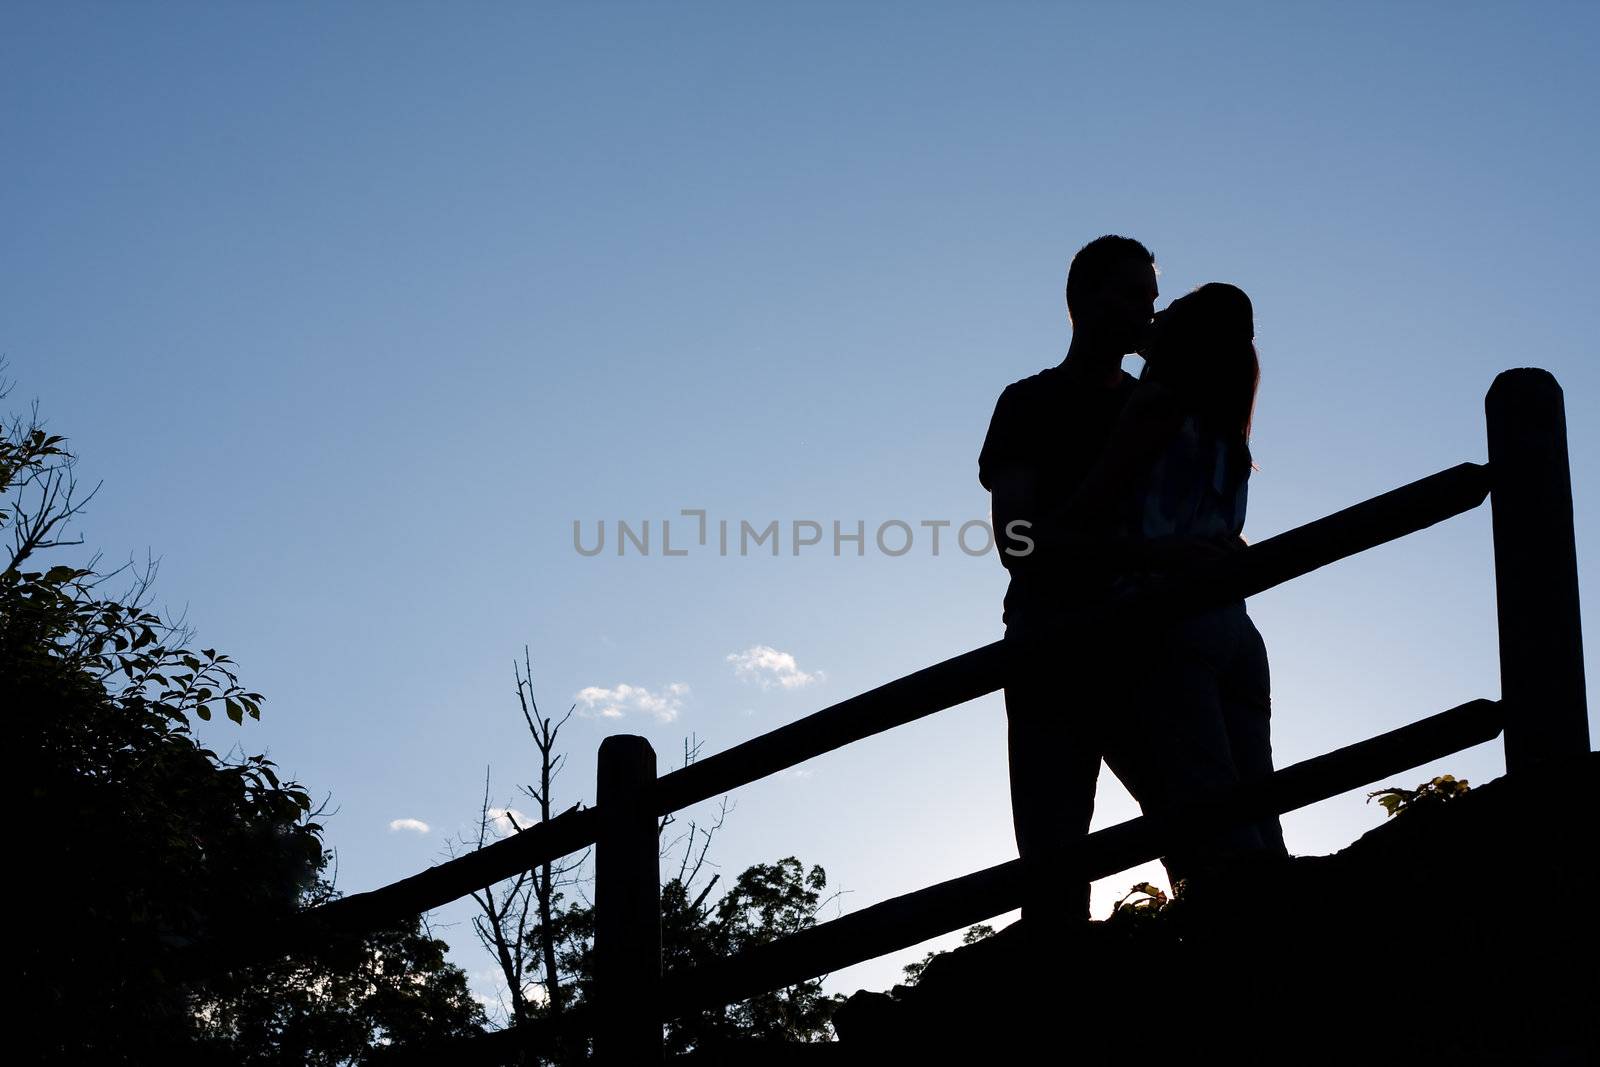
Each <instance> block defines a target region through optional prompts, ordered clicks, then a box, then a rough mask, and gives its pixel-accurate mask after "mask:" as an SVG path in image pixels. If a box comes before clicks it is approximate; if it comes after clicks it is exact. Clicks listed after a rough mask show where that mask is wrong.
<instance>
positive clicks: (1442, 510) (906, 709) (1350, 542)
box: [181, 463, 1489, 974]
mask: <svg viewBox="0 0 1600 1067" xmlns="http://www.w3.org/2000/svg"><path fill="white" fill-rule="evenodd" d="M1488 491H1489V469H1488V468H1487V467H1486V466H1484V465H1482V464H1478V463H1462V464H1458V465H1457V466H1454V467H1451V468H1449V469H1447V470H1443V471H1440V472H1439V473H1437V474H1433V475H1430V476H1428V477H1426V478H1422V479H1419V480H1417V481H1415V482H1411V483H1409V484H1407V485H1403V486H1401V487H1400V488H1398V489H1393V490H1391V491H1389V492H1387V493H1384V494H1382V495H1380V496H1375V497H1373V498H1372V499H1370V500H1367V501H1364V502H1363V503H1360V504H1357V505H1355V506H1354V507H1349V508H1346V509H1344V510H1343V511H1339V512H1335V513H1334V514H1332V515H1329V516H1327V517H1326V518H1322V519H1318V520H1316V521H1315V522H1310V523H1307V524H1306V525H1304V526H1299V527H1296V528H1295V529H1293V530H1289V531H1287V532H1285V533H1281V534H1278V535H1277V536H1276V537H1271V538H1268V539H1266V540H1264V541H1261V542H1259V543H1258V544H1255V545H1252V546H1251V547H1249V548H1247V549H1245V550H1243V551H1241V552H1238V553H1235V554H1234V555H1232V556H1229V557H1227V558H1225V559H1222V560H1219V561H1218V562H1216V563H1214V564H1211V565H1210V566H1208V567H1206V568H1205V569H1204V570H1203V571H1201V572H1200V577H1198V578H1196V579H1193V580H1191V581H1189V582H1186V583H1184V584H1183V585H1181V586H1176V585H1175V586H1171V587H1168V588H1166V589H1164V590H1161V591H1160V592H1151V593H1147V594H1145V595H1142V596H1137V597H1130V598H1128V600H1127V601H1125V602H1124V603H1122V604H1120V605H1118V607H1117V608H1116V609H1115V610H1114V611H1113V612H1108V610H1107V609H1105V608H1093V609H1085V610H1083V611H1080V612H1073V613H1069V614H1068V615H1067V616H1065V618H1064V623H1063V625H1067V626H1072V625H1079V626H1081V625H1091V624H1094V623H1096V622H1097V621H1106V620H1107V617H1108V614H1114V615H1116V616H1118V620H1119V621H1121V622H1127V621H1129V619H1130V618H1132V617H1137V616H1141V615H1144V614H1147V613H1155V612H1163V611H1176V610H1182V609H1183V608H1184V607H1185V606H1191V605H1200V604H1209V603H1216V602H1225V601H1229V600H1238V599H1241V598H1244V597H1248V596H1252V595H1254V594H1256V593H1259V592H1262V591H1264V590H1266V589H1270V588H1272V587H1273V586H1275V585H1280V584H1282V583H1283V582H1286V581H1288V580H1290V579H1291V578H1295V577H1298V576H1300V575H1302V574H1308V573H1310V572H1311V571H1314V570H1317V569H1319V568H1321V567H1325V566H1327V565H1328V564H1330V563H1333V562H1335V561H1337V560H1340V559H1344V558H1345V557H1347V556H1352V555H1355V554H1356V553H1359V552H1363V551H1365V550H1366V549H1369V548H1373V547H1376V546H1377V545H1381V544H1384V543H1386V542H1388V541H1392V540H1394V539H1396V538H1398V537H1403V536H1405V535H1406V534H1409V533H1413V532H1415V531H1417V530H1422V529H1426V528H1427V527H1429V526H1432V525H1435V524H1436V523H1439V522H1442V521H1444V520H1445V519H1448V518H1450V517H1451V516H1454V515H1458V514H1460V513H1462V512H1464V511H1470V510H1471V509H1472V508H1475V507H1477V506H1478V505H1479V504H1481V503H1482V502H1483V500H1484V497H1485V496H1486V495H1487V494H1488ZM1035 647H1036V646H1032V645H1018V644H1017V643H1015V642H1006V641H995V642H993V643H991V644H987V645H984V646H983V647H981V648H977V649H974V650H972V651H971V652H966V653H963V654H962V655H959V656H956V657H954V658H952V659H947V660H944V661H943V662H941V663H936V664H934V665H933V666H931V667H925V668H923V669H922V670H920V671H917V672H915V673H913V674H908V675H906V676H905V677H903V678H898V679H896V680H895V681H892V682H888V683H886V684H884V685H881V686H878V687H877V688H876V689H872V690H869V691H868V692H865V693H862V694H860V695H858V696H854V697H851V698H850V699H848V700H845V701H841V702H840V703H838V704H834V705H832V706H831V707H827V708H824V709H822V710H821V711H818V712H814V713H812V714H811V715H808V716H806V717H805V718H803V719H799V720H796V721H795V722H792V723H789V724H788V725H786V726H781V727H779V728H778V729H776V730H772V731H770V732H768V733H766V734H763V735H761V736H760V737H756V738H752V739H751V740H749V741H745V742H743V743H742V744H739V745H735V746H734V747H733V748H730V749H728V750H727V751H725V752H719V753H717V754H716V755H714V756H710V757H707V758H706V759H703V760H700V761H698V762H696V763H694V764H691V765H690V766H688V767H684V768H681V769H679V770H676V771H673V772H672V773H671V774H667V775H663V776H662V777H661V778H659V779H658V780H657V782H656V792H655V800H654V806H655V808H656V812H657V814H661V815H665V814H668V813H669V812H673V811H678V810H680V809H682V808H686V807H689V806H691V805H693V804H697V803H699V802H701V801H703V800H709V799H711V798H712V797H715V796H719V795H721V794H724V793H727V792H729V791H731V790H734V789H737V788H739V787H741V786H745V785H748V784H750V783H751V782H754V781H758V780H760V779H762V778H765V777H768V776H769V775H773V774H777V773H779V772H780V771H784V770H787V769H789V768H790V767H794V766H796V765H798V764H800V763H804V762H805V761H806V760H809V759H813V758H815V757H817V756H820V755H824V754H826V753H828V752H832V751H833V750H835V749H838V748H842V747H843V746H845V745H848V744H851V743H853V742H855V741H860V740H863V739H865V738H868V737H872V736H873V735H875V734H879V733H883V732H884V731H887V730H890V729H893V728H894V727H896V726H903V725H905V724H906V723H909V722H914V721H915V720H917V719H920V718H924V717H926V716H928V715H932V714H934V713H936V712H939V711H944V710H946V709H948V708H952V707H955V706H957V705H959V704H964V703H966V702H967V701H969V700H974V699H976V698H978V697H980V696H984V695H985V694H988V693H992V692H994V691H995V690H997V689H1000V688H1002V687H1003V686H1004V685H1005V679H1006V675H1007V664H1008V662H1009V661H1010V658H1011V657H1013V656H1016V655H1029V654H1033V649H1034V648H1035ZM598 810H599V809H597V808H588V809H583V810H577V811H571V812H568V813H566V814H563V815H560V816H557V817H556V818H554V819H551V820H550V821H549V822H547V823H539V824H537V825H535V826H532V827H530V828H528V829H527V830H524V831H523V832H521V833H519V834H516V835H513V836H512V837H509V838H507V839H505V840H503V841H498V842H496V843H495V844H493V845H490V846H488V847H486V848H483V849H480V850H478V851H477V852H473V853H469V854H468V855H465V856H462V857H460V858H458V859H454V860H450V861H448V862H445V863H441V864H439V865H438V866H436V867H432V868H429V869H428V870H426V871H423V872H422V873H420V874H416V875H413V876H412V877H410V878H406V879H403V880H402V881H399V882H395V883H393V884H391V885H387V886H384V887H382V888H381V889H375V890H372V891H371V892H367V893H357V894H354V895H352V896H349V897H345V898H343V899H341V900H337V901H333V902H331V903H329V904H324V905H322V906H321V907H318V908H313V909H311V910H310V911H308V912H305V913H304V914H302V915H298V916H294V917H293V918H291V919H289V920H286V921H285V922H283V923H281V924H279V925H278V926H277V927H274V928H273V929H271V930H269V931H264V932H263V931H252V932H250V933H249V934H247V935H240V936H239V937H238V938H237V939H236V940H235V939H232V938H224V939H221V940H220V941H219V942H217V943H216V944H215V945H211V944H208V945H205V946H197V947H196V948H195V949H193V950H191V951H190V952H189V953H187V955H186V957H185V959H184V960H183V962H182V964H181V966H182V969H183V970H184V971H185V972H186V973H191V974H199V973H205V972H208V971H211V970H216V969H219V968H224V967H237V966H241V965H244V964H247V963H251V962H255V961H258V960H261V959H265V958H270V957H271V956H273V955H277V954H282V953H284V952H288V951H290V950H292V949H293V948H295V947H298V946H300V945H307V944H315V943H317V942H318V941H319V940H321V939H325V938H327V937H329V936H334V935H349V934H357V933H362V932H365V931H368V930H373V929H377V928H378V927H381V926H383V925H386V924H388V923H391V922H394V921H396V920H399V919H402V918H405V917H406V916H408V915H416V914H419V913H421V912H424V911H427V910H429V909H432V908H437V907H440V906H442V905H444V904H448V903H449V902H450V901H452V900H456V899H458V898H460V897H463V896H466V895H467V894H468V893H472V892H475V891H477V890H479V889H482V888H483V887H484V886H486V885H492V884H493V883H495V882H497V881H500V880H502V879H504V878H509V877H512V876H514V875H516V874H518V873H520V872H522V871H525V870H528V869H530V868H532V867H535V866H538V865H539V864H541V863H545V862H549V861H551V860H555V859H558V858H560V857H561V856H564V855H567V854H568V853H571V852H576V851H578V850H579V849H583V848H587V847H588V846H590V845H592V844H594V841H595V835H596V831H597V829H598V827H599V817H598Z"/></svg>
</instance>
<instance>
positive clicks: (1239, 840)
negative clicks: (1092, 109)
mask: <svg viewBox="0 0 1600 1067" xmlns="http://www.w3.org/2000/svg"><path fill="white" fill-rule="evenodd" d="M1254 338H1255V325H1254V314H1253V309H1252V307H1251V304H1250V299H1249V297H1247V296H1246V295H1245V294H1244V292H1243V291H1242V290H1240V289H1238V288H1237V287H1235V286H1232V285H1225V284H1222V283H1212V284H1209V285H1204V286H1201V287H1200V288H1199V289H1196V290H1195V291H1194V292H1192V293H1189V294H1188V295H1186V296H1183V297H1181V298H1179V299H1178V300H1175V301H1173V303H1172V304H1171V306H1170V307H1168V309H1167V310H1166V311H1164V312H1162V313H1161V314H1160V315H1159V316H1157V319H1156V324H1155V329H1154V331H1153V339H1152V341H1151V343H1150V345H1149V346H1148V347H1147V349H1146V350H1145V353H1144V354H1145V358H1146V368H1145V373H1144V375H1143V376H1142V377H1141V378H1140V384H1139V387H1138V389H1137V391H1136V392H1135V394H1134V396H1133V397H1132V398H1131V399H1130V400H1129V402H1128V407H1127V408H1126V409H1125V412H1124V415H1123V418H1122V421H1121V423H1120V424H1119V426H1118V429H1117V432H1116V433H1115V434H1114V435H1113V438H1112V441H1111V443H1110V445H1109V446H1108V448H1107V451H1106V454H1105V456H1104V457H1103V459H1102V461H1101V463H1100V465H1099V467H1098V468H1097V470H1096V471H1095V473H1094V474H1093V475H1091V477H1090V478H1089V479H1088V480H1087V481H1086V482H1085V483H1084V486H1083V489H1082V491H1081V492H1080V493H1079V495H1078V496H1077V497H1076V498H1075V499H1074V501H1073V504H1072V506H1071V509H1070V510H1071V511H1072V512H1073V513H1074V516H1075V522H1074V525H1076V526H1077V527H1078V529H1079V531H1080V534H1081V535H1083V536H1087V537H1091V538H1094V539H1097V540H1098V541H1099V543H1100V545H1101V548H1100V551H1099V555H1100V557H1101V558H1102V559H1104V560H1106V565H1107V566H1109V567H1111V568H1112V569H1113V570H1115V571H1116V572H1117V574H1118V575H1119V579H1120V581H1121V582H1122V583H1123V584H1124V586H1125V587H1126V588H1127V589H1128V590H1129V591H1131V590H1133V589H1136V588H1138V587H1139V586H1141V585H1144V584H1148V583H1152V582H1156V583H1159V582H1162V581H1167V580H1170V579H1171V578H1173V577H1175V576H1179V575H1181V574H1182V573H1183V572H1184V571H1186V570H1188V569H1189V568H1192V567H1195V566H1197V565H1203V564H1204V563H1206V562H1209V561H1210V560H1213V559H1215V558H1218V557H1220V556H1222V555H1224V554H1226V553H1228V552H1232V551H1236V550H1238V549H1239V548H1241V547H1243V539H1242V531H1243V529H1244V520H1245V505H1246V500H1247V497H1248V487H1249V480H1250V473H1251V470H1252V468H1253V463H1252V460H1251V455H1250V444H1249V442H1250V422H1251V416H1252V414H1253V411H1254V407H1255V396H1256V387H1257V384H1258V382H1259V380H1260V376H1261V374H1260V363H1259V361H1258V358H1257V353H1256V349H1255V341H1254ZM1133 640H1134V643H1135V646H1136V647H1135V648H1134V649H1133V650H1132V653H1131V655H1130V656H1129V657H1128V659H1127V662H1126V664H1125V665H1124V670H1125V679H1126V692H1128V694H1129V700H1128V702H1127V704H1126V705H1125V714H1123V715H1120V716H1118V721H1117V722H1116V723H1115V724H1113V725H1112V727H1111V730H1112V735H1113V737H1114V742H1113V743H1110V744H1108V748H1107V759H1108V761H1110V762H1112V765H1113V768H1114V769H1116V770H1117V773H1118V776H1119V777H1121V778H1122V779H1123V780H1124V782H1126V783H1127V784H1128V786H1129V789H1130V791H1131V792H1132V793H1133V794H1134V796H1135V798H1136V799H1137V800H1138V801H1139V804H1140V806H1141V807H1142V808H1143V809H1144V810H1145V811H1147V812H1151V811H1158V810H1161V809H1165V808H1170V807H1176V806H1182V805H1184V804H1186V803H1188V802H1190V801H1192V800H1193V799H1194V798H1195V797H1197V796H1200V795H1203V794H1205V793H1206V792H1209V791H1211V790H1214V789H1217V788H1219V787H1222V786H1226V785H1230V784H1233V783H1235V782H1241V781H1250V780H1253V779H1258V778H1261V777H1264V776H1266V775H1269V774H1271V773H1272V746H1271V741H1270V721H1271V697H1270V692H1271V683H1270V678H1269V673H1268V668H1267V653H1266V647H1265V645H1264V644H1263V642H1262V640H1261V635H1260V633H1259V632H1258V631H1257V630H1256V628H1255V625H1254V624H1253V623H1252V622H1251V621H1250V617H1249V615H1248V614H1246V612H1245V606H1244V602H1243V601H1242V600H1240V601H1235V602H1233V603H1231V604H1226V605H1223V606H1221V607H1216V608H1211V609H1209V610H1206V611H1203V612H1199V613H1193V614H1189V615H1187V616H1184V617H1182V618H1179V619H1176V620H1169V621H1162V622H1158V623H1151V624H1148V625H1147V626H1144V627H1143V628H1142V629H1141V630H1140V632H1139V633H1138V634H1136V635H1135V636H1134V638H1133ZM1246 855H1251V856H1261V855H1276V856H1281V855H1284V845H1283V831H1282V829H1281V827H1280V826H1279V823H1278V820H1277V818H1276V817H1273V818H1269V819H1265V820H1262V821H1260V822H1259V823H1255V824H1251V825H1246V826H1243V827H1239V828H1237V829H1234V830H1230V831H1227V832H1224V833H1221V834H1219V835H1217V836H1215V837H1211V838H1208V839H1206V840H1205V841H1203V842H1201V843H1200V844H1199V845H1198V846H1197V850H1196V851H1195V853H1194V854H1187V853H1180V854H1176V855H1173V856H1170V857H1168V858H1167V869H1168V873H1169V875H1170V876H1171V877H1172V878H1173V879H1174V880H1177V879H1179V878H1185V877H1190V876H1192V875H1193V874H1194V873H1195V872H1196V871H1197V870H1199V869H1203V868H1205V867H1209V866H1212V865H1214V864H1219V863H1225V862H1229V861H1231V860H1233V859H1236V858H1239V857H1242V856H1246Z"/></svg>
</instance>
